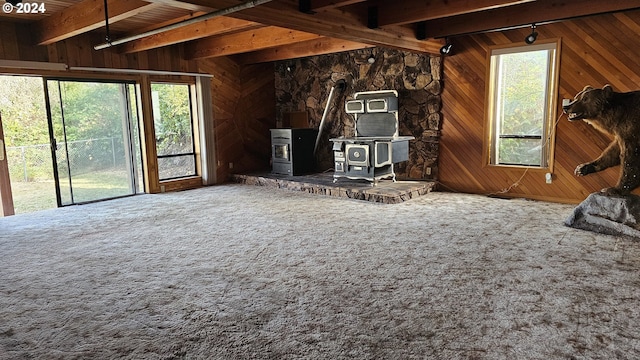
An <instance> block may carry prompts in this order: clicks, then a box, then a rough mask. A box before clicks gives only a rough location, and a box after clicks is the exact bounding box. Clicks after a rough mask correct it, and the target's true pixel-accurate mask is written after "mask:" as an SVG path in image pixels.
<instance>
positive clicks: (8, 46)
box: [0, 22, 29, 60]
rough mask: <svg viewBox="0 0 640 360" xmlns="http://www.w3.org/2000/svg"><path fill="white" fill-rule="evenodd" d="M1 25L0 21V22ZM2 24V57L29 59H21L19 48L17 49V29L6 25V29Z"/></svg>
mask: <svg viewBox="0 0 640 360" xmlns="http://www.w3.org/2000/svg"><path fill="white" fill-rule="evenodd" d="M0 25H2V22H0ZM4 27H5V26H3V28H2V32H3V33H2V35H0V36H2V41H0V43H2V50H3V59H7V60H29V59H21V57H20V50H19V49H18V36H17V31H19V30H18V29H17V28H16V27H12V26H7V27H6V29H5V28H4Z"/></svg>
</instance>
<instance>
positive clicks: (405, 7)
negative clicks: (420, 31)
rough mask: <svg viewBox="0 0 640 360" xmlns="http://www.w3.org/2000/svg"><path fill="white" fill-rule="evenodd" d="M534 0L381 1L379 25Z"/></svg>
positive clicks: (402, 22)
mask: <svg viewBox="0 0 640 360" xmlns="http://www.w3.org/2000/svg"><path fill="white" fill-rule="evenodd" d="M532 1H533V0H474V1H469V0H449V1H444V0H441V1H424V0H403V1H394V2H389V1H387V2H384V1H382V2H380V4H379V5H378V25H379V26H388V25H403V24H410V23H417V22H420V21H426V20H433V19H438V18H446V17H450V16H456V15H462V14H469V13H475V12H479V11H485V10H492V9H500V8H503V7H506V6H513V5H517V4H522V3H527V2H532Z"/></svg>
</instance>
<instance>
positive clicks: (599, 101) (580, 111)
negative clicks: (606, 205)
mask: <svg viewBox="0 0 640 360" xmlns="http://www.w3.org/2000/svg"><path fill="white" fill-rule="evenodd" d="M562 110H563V111H564V113H565V114H567V115H568V118H569V121H579V120H582V121H585V122H587V123H589V124H591V125H592V126H593V127H595V128H596V129H598V130H599V131H601V132H603V133H606V134H609V135H611V136H613V141H612V142H611V144H609V146H608V147H607V148H606V149H605V150H604V151H603V152H602V154H601V155H600V156H599V157H598V158H597V159H595V160H593V161H590V162H587V163H584V164H580V165H578V167H577V168H576V169H575V174H576V175H577V176H584V175H588V174H591V173H595V172H598V171H602V170H604V169H607V168H610V167H612V166H616V165H622V166H621V167H620V176H619V177H618V183H617V184H616V185H615V186H613V187H610V188H605V189H602V190H601V192H602V193H604V194H605V195H627V194H629V193H630V192H631V191H633V190H634V189H635V188H637V187H638V186H639V185H640V91H632V92H625V93H620V92H615V91H613V88H612V87H611V86H610V85H605V86H604V87H603V88H602V89H595V88H592V87H591V86H585V88H584V89H583V90H582V91H580V92H579V93H578V94H577V95H576V96H575V98H574V99H573V101H571V102H570V103H568V104H566V105H564V106H563V107H562Z"/></svg>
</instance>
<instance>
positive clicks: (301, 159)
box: [271, 128, 318, 175]
mask: <svg viewBox="0 0 640 360" xmlns="http://www.w3.org/2000/svg"><path fill="white" fill-rule="evenodd" d="M317 135H318V130H316V129H303V128H300V129H271V172H272V173H274V174H283V175H302V174H305V173H309V172H312V171H313V170H314V168H315V157H314V156H313V147H314V145H315V140H316V136H317Z"/></svg>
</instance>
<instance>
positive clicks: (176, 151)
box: [151, 83, 196, 180]
mask: <svg viewBox="0 0 640 360" xmlns="http://www.w3.org/2000/svg"><path fill="white" fill-rule="evenodd" d="M191 87H192V86H191V85H190V84H169V83H152V84H151V102H152V104H153V123H154V127H155V133H156V151H157V156H158V173H159V177H160V180H169V179H176V178H181V177H187V176H194V175H196V156H195V144H194V141H193V138H194V137H193V116H192V105H191Z"/></svg>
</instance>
